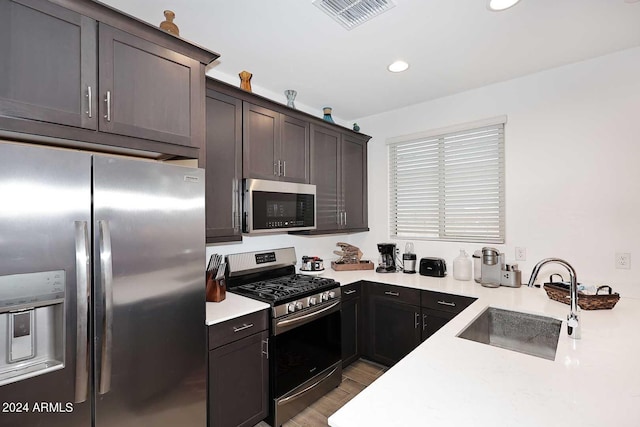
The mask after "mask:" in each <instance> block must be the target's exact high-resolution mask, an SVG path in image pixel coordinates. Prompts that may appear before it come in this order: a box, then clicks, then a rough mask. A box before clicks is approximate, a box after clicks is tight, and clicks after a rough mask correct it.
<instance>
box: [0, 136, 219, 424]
mask: <svg viewBox="0 0 640 427" xmlns="http://www.w3.org/2000/svg"><path fill="white" fill-rule="evenodd" d="M204 230H205V224H204V173H203V171H202V170H200V169H195V168H186V167H181V166H176V165H168V164H164V163H160V162H152V161H143V160H137V159H130V158H124V157H115V156H105V155H100V154H91V153H86V152H80V151H73V150H61V149H52V148H43V147H36V146H30V145H22V144H14V143H7V142H0V405H2V407H0V426H2V427H5V426H7V427H8V426H12V427H13V426H22V427H30V426H47V427H57V426H65V427H89V426H96V427H115V426H118V427H123V426H135V427H143V426H154V427H169V426H171V427H174V426H177V425H182V426H189V427H191V426H203V427H204V426H205V424H206V365H205V360H206V334H205V332H206V331H205V324H204V322H205V304H204V302H205V293H204V292H205V289H204V288H205V287H204V279H205V277H204V259H205V236H204Z"/></svg>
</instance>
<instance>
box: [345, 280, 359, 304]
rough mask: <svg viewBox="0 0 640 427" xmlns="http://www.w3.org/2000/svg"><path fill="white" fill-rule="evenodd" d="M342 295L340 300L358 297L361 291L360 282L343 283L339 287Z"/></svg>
mask: <svg viewBox="0 0 640 427" xmlns="http://www.w3.org/2000/svg"><path fill="white" fill-rule="evenodd" d="M340 293H341V295H342V301H349V300H352V299H354V298H359V297H360V294H361V293H362V282H355V283H350V284H348V285H345V286H343V287H341V288H340Z"/></svg>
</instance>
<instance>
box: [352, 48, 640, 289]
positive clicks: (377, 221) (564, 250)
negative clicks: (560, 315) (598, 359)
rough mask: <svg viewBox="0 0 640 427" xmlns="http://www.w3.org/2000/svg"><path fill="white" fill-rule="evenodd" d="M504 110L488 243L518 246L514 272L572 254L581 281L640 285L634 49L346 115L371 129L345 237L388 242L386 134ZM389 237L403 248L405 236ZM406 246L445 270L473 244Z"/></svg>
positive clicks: (639, 121) (510, 249)
mask: <svg viewBox="0 0 640 427" xmlns="http://www.w3.org/2000/svg"><path fill="white" fill-rule="evenodd" d="M469 72H472V70H469ZM425 84H437V82H425ZM382 93H383V91H381V96H388V94H384V95H382ZM503 114H506V115H507V116H508V122H507V124H506V127H505V144H506V145H505V147H506V200H507V204H506V221H507V228H506V233H507V234H506V244H505V245H501V246H498V247H499V248H500V249H501V250H503V251H504V252H505V254H506V256H507V259H514V257H515V254H514V248H515V247H516V246H518V247H525V248H526V250H527V260H526V261H524V262H523V261H520V262H519V265H520V268H521V270H523V279H524V280H525V281H526V280H528V278H529V275H530V272H531V269H532V268H533V265H534V264H535V263H536V262H537V261H539V260H540V259H542V258H546V257H551V256H553V257H561V258H564V259H566V260H567V261H568V262H569V263H571V264H572V265H573V266H574V267H575V269H576V270H577V273H578V278H579V280H580V281H582V282H585V283H588V284H595V283H603V282H604V283H610V284H612V285H613V286H614V287H617V288H618V289H620V286H623V288H624V289H625V292H627V294H626V295H627V296H628V295H629V294H630V293H633V294H637V295H640V280H639V278H640V274H639V273H640V48H634V49H630V50H626V51H622V52H618V53H615V54H611V55H607V56H603V57H600V58H596V59H593V60H589V61H585V62H581V63H576V64H572V65H568V66H564V67H561V68H557V69H554V70H550V71H545V72H540V73H536V74H533V75H530V76H526V77H522V78H518V79H515V80H510V81H507V82H503V83H499V84H494V85H491V86H486V87H483V88H480V89H476V90H472V91H468V92H464V93H460V94H457V95H453V96H449V97H446V98H442V99H438V100H434V101H430V102H425V103H422V104H418V105H414V106H411V107H407V108H403V109H399V110H395V111H390V112H387V113H383V114H379V115H376V116H370V117H365V118H362V119H359V120H357V122H358V123H359V124H360V126H361V128H362V132H364V133H366V134H369V135H372V136H373V138H372V140H371V141H370V142H369V147H368V149H369V170H368V172H369V226H370V228H371V232H369V233H360V234H357V235H353V236H352V243H353V244H355V245H357V246H359V247H361V248H362V250H363V252H365V255H366V256H369V257H375V256H376V246H375V244H376V243H377V242H385V241H392V240H391V239H390V238H389V231H388V229H389V228H388V197H387V195H388V191H387V188H388V167H387V147H386V145H385V140H386V138H389V137H394V136H399V135H404V134H410V133H414V132H419V131H424V130H429V129H434V128H440V127H443V126H448V125H453V124H459V123H465V122H470V121H474V120H480V119H484V118H489V117H493V116H498V115H503ZM378 196H379V197H378ZM396 243H398V246H399V248H400V249H401V251H402V250H404V244H405V242H404V241H397V242H396ZM414 244H415V247H416V253H417V254H418V257H422V256H438V257H443V258H445V259H446V260H447V264H448V267H449V268H451V265H452V261H453V258H454V257H455V256H457V255H458V249H459V248H464V249H466V250H467V252H469V253H471V252H473V250H475V249H480V248H481V247H482V245H481V244H461V243H442V242H428V241H415V242H414ZM616 252H630V253H631V267H632V269H631V270H616V269H614V255H615V253H616ZM558 271H559V270H558ZM544 276H548V270H544ZM565 277H566V274H565ZM621 293H622V292H621ZM623 295H624V294H623Z"/></svg>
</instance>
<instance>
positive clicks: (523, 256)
mask: <svg viewBox="0 0 640 427" xmlns="http://www.w3.org/2000/svg"><path fill="white" fill-rule="evenodd" d="M526 260H527V248H516V261H526Z"/></svg>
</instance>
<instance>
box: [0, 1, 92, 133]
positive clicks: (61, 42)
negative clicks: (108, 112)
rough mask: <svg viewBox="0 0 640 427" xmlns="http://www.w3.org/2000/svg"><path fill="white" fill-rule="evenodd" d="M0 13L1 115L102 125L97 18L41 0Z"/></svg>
mask: <svg viewBox="0 0 640 427" xmlns="http://www.w3.org/2000/svg"><path fill="white" fill-rule="evenodd" d="M0 16H2V17H3V18H2V19H3V23H2V25H0V56H1V57H2V61H1V63H0V115H2V116H7V117H14V118H19V119H29V120H37V121H41V122H48V123H58V124H61V125H67V126H76V127H82V128H87V129H96V127H97V123H98V121H97V117H98V112H97V111H96V109H95V106H96V103H95V100H96V97H97V96H98V94H97V92H96V91H97V87H96V22H95V21H94V20H93V19H90V18H87V17H84V16H82V15H80V14H79V13H76V12H73V11H70V10H68V9H65V8H62V7H60V6H57V5H55V4H53V3H49V2H47V1H40V0H20V1H7V0H2V1H0Z"/></svg>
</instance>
